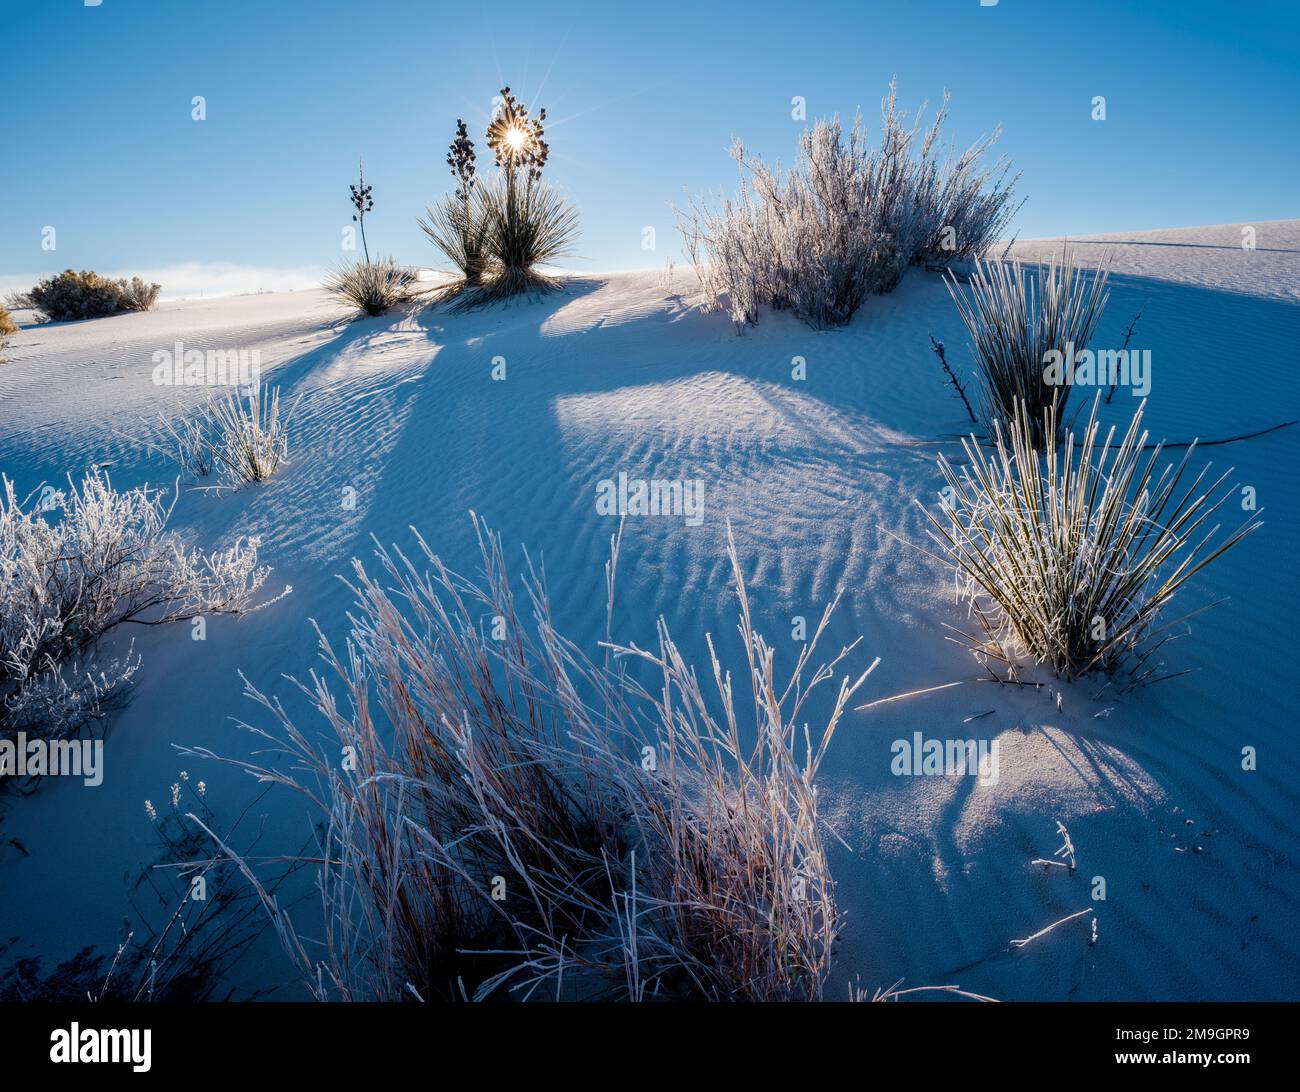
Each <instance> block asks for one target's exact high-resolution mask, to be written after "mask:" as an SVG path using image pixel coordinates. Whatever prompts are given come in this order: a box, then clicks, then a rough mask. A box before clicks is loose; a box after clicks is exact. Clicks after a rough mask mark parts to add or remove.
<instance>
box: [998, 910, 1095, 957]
mask: <svg viewBox="0 0 1300 1092" xmlns="http://www.w3.org/2000/svg"><path fill="white" fill-rule="evenodd" d="M1091 913H1092V907H1091V906H1085V907H1084V908H1083V909H1082V910H1076V911H1075V912H1074V913H1073V914H1067V915H1066V916H1065V917H1063V918H1061V919H1060V920H1059V921H1054V922H1052V924H1051V925H1048V926H1046V927H1045V928H1042V929H1039V930H1038V932H1036V933H1035V934H1034V935H1033V936H1028V937H1025V938H1024V939H1022V940H1013V941H1012V942H1011V947H1012V949H1013V950H1014V949H1020V948H1023V947H1025V945H1027V944H1031V943H1032V942H1033V941H1035V940H1037V939H1038V938H1039V937H1044V936H1046V935H1047V934H1048V933H1050V932H1051V931H1052V930H1053V929H1055V928H1056V927H1057V926H1058V925H1064V924H1065V923H1066V922H1067V921H1073V920H1074V919H1075V918H1081V917H1083V915H1084V914H1091Z"/></svg>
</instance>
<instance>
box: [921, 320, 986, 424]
mask: <svg viewBox="0 0 1300 1092" xmlns="http://www.w3.org/2000/svg"><path fill="white" fill-rule="evenodd" d="M930 351H931V352H932V353H934V355H935V356H937V357H938V358H939V363H940V364H942V365H943V370H944V371H945V372H947V373H948V385H949V386H950V387H952V388H953V389H955V390H956V392H957V393H958V394H959V395H960V396H961V404H962V405H963V406H965V407H966V413H967V416H969V417H970V419H971V424H975V425H977V424H979V421H978V419H977V418H976V417H975V411H974V410H973V409H971V408H970V401H969V400H968V399H967V398H966V388H965V387H963V386H962V385H961V380H959V379H958V378H957V373H956V372H954V371H953V370H952V366H951V365H950V364H949V363H948V357H947V356H946V355H944V351H943V342H942V341H935V340H934V335H933V334H931V335H930Z"/></svg>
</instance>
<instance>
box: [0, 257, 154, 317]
mask: <svg viewBox="0 0 1300 1092" xmlns="http://www.w3.org/2000/svg"><path fill="white" fill-rule="evenodd" d="M161 291H162V286H161V285H158V284H150V283H148V282H147V281H143V280H141V279H140V278H139V277H132V278H131V279H130V280H127V279H126V278H124V277H120V278H118V279H116V280H114V279H113V278H111V277H103V276H100V274H98V273H93V272H90V271H88V270H82V271H81V272H77V271H76V270H73V269H65V270H64V271H63V272H62V273H58V274H56V275H55V276H53V277H47V278H46V279H45V280H43V281H41V282H40V283H39V284H37V285H36V286H35V287H34V288H32V289H31V291H29V292H21V293H15V294H14V295H13V296H11V297H10V299H9V306H11V307H23V308H30V309H31V310H33V311H35V312H36V313H37V318H38V321H41V322H73V321H77V320H80V319H91V318H104V317H107V316H109V315H118V314H122V313H124V312H127V311H149V310H152V308H153V306H154V304H155V303H157V302H158V294H159V293H160V292H161Z"/></svg>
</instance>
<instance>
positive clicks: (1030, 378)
mask: <svg viewBox="0 0 1300 1092" xmlns="http://www.w3.org/2000/svg"><path fill="white" fill-rule="evenodd" d="M1108 274H1109V270H1108V268H1107V267H1106V266H1105V265H1103V266H1102V268H1101V269H1099V270H1098V271H1096V272H1095V273H1087V272H1085V271H1083V270H1081V269H1079V268H1078V267H1077V266H1076V265H1075V264H1074V254H1073V253H1072V252H1071V251H1069V250H1064V251H1063V252H1062V255H1061V260H1060V261H1059V262H1058V261H1057V260H1056V259H1052V260H1050V261H1049V262H1048V263H1047V265H1046V266H1045V267H1044V266H1034V267H1033V268H1032V269H1031V270H1028V271H1027V270H1026V269H1025V268H1024V267H1023V266H1022V265H1021V264H1020V262H1018V261H1013V262H1009V263H1008V262H1000V261H999V262H982V261H977V262H976V264H975V272H974V275H973V277H972V279H971V282H970V289H969V291H968V292H967V291H963V290H962V288H961V287H960V285H958V283H957V281H956V279H955V278H954V277H952V276H951V275H949V276H948V291H949V292H950V293H951V294H952V298H953V302H954V303H956V304H957V310H958V311H959V312H960V313H961V317H962V321H963V322H964V323H965V324H966V329H967V331H968V332H969V334H970V339H971V347H972V349H973V351H974V354H975V363H976V371H975V374H976V377H977V381H978V386H979V390H980V399H981V409H982V411H983V414H984V420H985V427H987V428H988V430H989V431H990V432H992V431H993V427H994V425H995V423H996V422H999V421H1001V422H1008V421H1011V420H1013V419H1014V418H1015V416H1016V409H1015V407H1016V406H1017V405H1023V406H1024V407H1025V411H1026V413H1027V414H1028V419H1029V427H1030V432H1031V435H1032V437H1033V440H1034V443H1035V444H1038V445H1041V444H1042V442H1043V438H1044V437H1043V424H1044V422H1045V421H1046V420H1048V417H1047V416H1046V414H1047V410H1048V409H1049V407H1051V406H1052V405H1055V406H1056V412H1055V414H1054V415H1052V417H1051V420H1053V421H1054V422H1056V425H1057V428H1058V432H1059V429H1060V428H1062V427H1064V426H1065V424H1066V422H1067V418H1066V415H1065V403H1066V401H1067V399H1068V398H1069V396H1070V389H1071V388H1070V385H1069V384H1065V383H1054V384H1049V383H1048V382H1046V380H1045V374H1046V371H1047V368H1048V367H1049V364H1050V363H1051V359H1050V358H1049V355H1048V354H1049V353H1057V354H1060V357H1059V359H1060V360H1061V361H1064V360H1066V359H1069V354H1070V353H1072V352H1074V353H1078V352H1082V351H1083V350H1085V349H1086V348H1087V347H1088V341H1089V339H1090V338H1091V337H1092V333H1093V330H1094V329H1095V327H1096V325H1097V320H1098V319H1099V318H1100V317H1101V312H1102V309H1103V308H1104V307H1105V306H1106V300H1107V299H1108V298H1109V292H1108V291H1107V288H1106V279H1107V276H1108Z"/></svg>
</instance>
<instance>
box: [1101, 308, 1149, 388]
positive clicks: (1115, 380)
mask: <svg viewBox="0 0 1300 1092" xmlns="http://www.w3.org/2000/svg"><path fill="white" fill-rule="evenodd" d="M1141 317H1142V308H1141V307H1139V308H1138V313H1137V314H1136V315H1134V316H1133V321H1132V322H1130V323H1129V324H1128V329H1127V330H1125V331H1124V344H1123V346H1122V347H1121V348H1120V352H1121V353H1123V352H1125V351H1127V349H1128V339H1129V338H1131V337H1132V336H1133V327H1134V326H1136V325H1137V324H1138V319H1140V318H1141ZM1118 385H1119V370H1118V369H1116V371H1115V375H1114V377H1113V378H1112V379H1111V383H1110V390H1109V391H1107V392H1106V405H1108V406H1109V405H1110V400H1111V399H1112V398H1114V397H1115V388H1116V387H1117V386H1118Z"/></svg>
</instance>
